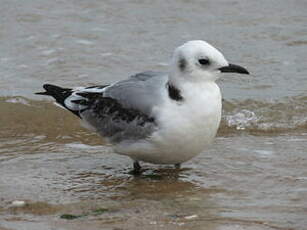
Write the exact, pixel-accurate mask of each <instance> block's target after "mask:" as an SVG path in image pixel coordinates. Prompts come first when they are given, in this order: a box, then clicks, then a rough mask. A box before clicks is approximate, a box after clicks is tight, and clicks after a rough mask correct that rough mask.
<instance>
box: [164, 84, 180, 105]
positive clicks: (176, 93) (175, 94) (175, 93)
mask: <svg viewBox="0 0 307 230" xmlns="http://www.w3.org/2000/svg"><path fill="white" fill-rule="evenodd" d="M167 89H168V96H169V97H170V98H171V99H173V100H175V101H182V100H183V97H182V95H181V92H180V90H179V89H178V88H176V87H175V86H173V85H172V84H170V83H167Z"/></svg>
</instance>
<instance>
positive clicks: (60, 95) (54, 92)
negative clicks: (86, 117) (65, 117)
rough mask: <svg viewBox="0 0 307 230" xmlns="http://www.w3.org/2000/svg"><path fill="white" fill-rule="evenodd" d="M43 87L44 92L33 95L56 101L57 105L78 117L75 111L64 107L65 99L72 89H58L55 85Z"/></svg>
mask: <svg viewBox="0 0 307 230" xmlns="http://www.w3.org/2000/svg"><path fill="white" fill-rule="evenodd" d="M43 87H44V89H45V90H46V91H45V92H38V93H35V94H38V95H46V96H51V97H53V98H54V99H55V100H56V102H57V103H58V104H60V105H61V106H63V107H64V108H66V109H68V110H69V111H71V112H72V113H74V114H75V115H77V116H79V113H78V112H77V111H73V110H71V109H69V108H68V107H67V106H66V105H65V99H66V98H67V97H69V96H70V95H71V94H72V93H73V91H72V89H69V88H62V87H59V86H56V85H50V84H45V85H43Z"/></svg>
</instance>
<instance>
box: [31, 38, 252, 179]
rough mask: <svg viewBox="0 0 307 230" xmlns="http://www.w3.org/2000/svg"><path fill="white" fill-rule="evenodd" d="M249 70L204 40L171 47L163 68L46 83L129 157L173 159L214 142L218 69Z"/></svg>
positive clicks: (174, 161) (195, 152) (60, 100)
mask: <svg viewBox="0 0 307 230" xmlns="http://www.w3.org/2000/svg"><path fill="white" fill-rule="evenodd" d="M229 72H233V73H239V74H249V72H248V71H247V70H246V69H245V68H243V67H241V66H239V65H234V64H230V63H228V62H227V60H226V59H225V57H224V56H223V54H222V53H221V52H220V51H218V50H217V49H216V48H214V47H213V46H212V45H210V44H209V43H207V42H205V41H202V40H193V41H188V42H186V43H184V44H183V45H181V46H179V47H178V48H176V49H175V51H174V53H173V56H172V59H171V64H170V69H169V71H168V72H167V73H162V72H153V71H146V72H141V73H137V74H135V75H133V76H130V77H129V78H128V79H126V80H121V81H118V82H116V83H114V84H110V85H97V86H90V87H78V88H75V89H71V88H62V87H59V86H55V85H51V84H45V85H43V88H44V89H45V92H39V93H36V94H39V95H47V96H52V97H53V98H54V99H55V100H56V103H57V104H59V105H61V106H62V107H64V108H65V109H67V110H69V111H70V112H72V113H73V114H75V115H76V116H78V117H79V118H80V119H81V120H82V121H83V122H84V123H85V124H86V126H87V127H90V128H91V129H92V130H94V131H96V132H97V133H98V134H99V135H100V136H102V137H103V138H104V139H105V140H107V141H108V143H110V144H111V145H112V147H113V149H114V151H115V153H118V154H122V155H126V156H128V157H130V158H131V159H132V160H133V162H134V163H133V170H132V171H133V172H134V173H140V171H141V166H140V163H139V162H140V161H143V162H149V163H153V164H173V165H175V167H176V168H180V165H181V163H183V162H186V161H188V160H190V159H191V158H193V157H195V156H196V155H198V154H199V153H201V152H202V151H203V150H205V149H206V148H208V146H209V144H210V143H212V142H213V140H214V137H215V135H216V133H217V130H218V127H219V124H220V121H221V113H222V96H221V92H220V88H219V87H218V85H217V84H216V83H215V81H216V80H217V79H218V77H219V76H220V74H221V73H229Z"/></svg>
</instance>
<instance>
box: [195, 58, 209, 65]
mask: <svg viewBox="0 0 307 230" xmlns="http://www.w3.org/2000/svg"><path fill="white" fill-rule="evenodd" d="M198 62H199V64H201V65H209V64H210V61H209V60H208V59H205V58H202V59H199V60H198Z"/></svg>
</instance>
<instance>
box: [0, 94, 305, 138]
mask: <svg viewBox="0 0 307 230" xmlns="http://www.w3.org/2000/svg"><path fill="white" fill-rule="evenodd" d="M0 108H1V110H0V114H1V117H0V125H1V130H0V137H1V136H3V137H4V136H10V135H13V136H16V135H17V136H19V135H21V136H23V135H27V134H29V133H30V134H35V135H44V136H47V137H48V138H49V139H50V138H51V139H54V141H55V140H56V141H57V142H59V141H61V142H64V143H70V142H78V141H82V143H85V142H86V141H88V142H87V143H89V144H101V139H100V138H99V137H98V136H97V135H96V134H94V133H92V132H90V131H88V130H86V129H84V128H83V127H82V126H81V125H80V121H79V120H78V119H77V118H76V117H75V116H74V115H73V114H70V113H68V112H66V111H63V110H62V109H60V108H58V107H56V106H54V105H53V103H52V102H50V101H33V100H29V99H27V98H23V97H0ZM306 114H307V97H292V98H284V99H283V100H279V101H257V100H245V101H235V100H233V101H227V100H224V101H223V117H222V122H221V125H220V129H219V135H227V134H238V133H241V132H250V133H251V134H253V133H255V132H256V133H257V134H259V133H260V134H261V133H273V134H274V133H276V134H278V133H281V132H293V131H302V132H306V131H307V116H306ZM49 141H50V140H49Z"/></svg>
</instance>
